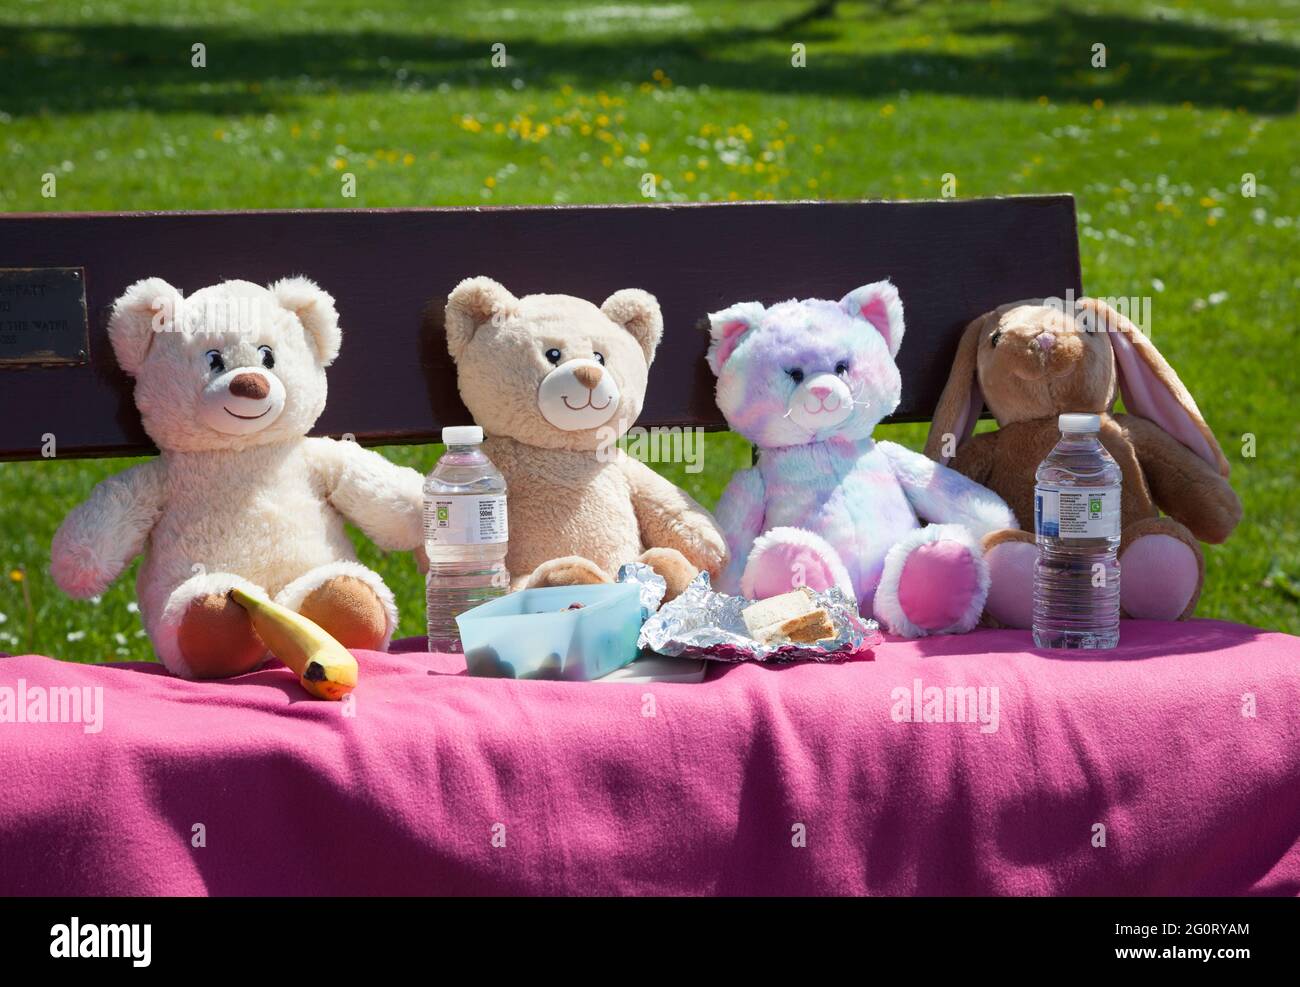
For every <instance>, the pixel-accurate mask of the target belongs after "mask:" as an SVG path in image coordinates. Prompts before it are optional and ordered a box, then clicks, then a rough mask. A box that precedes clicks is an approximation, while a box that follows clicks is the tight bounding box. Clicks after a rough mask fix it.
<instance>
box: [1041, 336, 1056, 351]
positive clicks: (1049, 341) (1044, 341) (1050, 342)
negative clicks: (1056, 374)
mask: <svg viewBox="0 0 1300 987" xmlns="http://www.w3.org/2000/svg"><path fill="white" fill-rule="evenodd" d="M1038 345H1039V347H1040V348H1041V349H1043V350H1044V351H1046V350H1050V349H1051V348H1052V347H1053V346H1055V345H1056V337H1055V336H1053V335H1052V334H1051V333H1050V332H1040V333H1039V334H1038Z"/></svg>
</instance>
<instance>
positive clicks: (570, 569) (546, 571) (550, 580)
mask: <svg viewBox="0 0 1300 987" xmlns="http://www.w3.org/2000/svg"><path fill="white" fill-rule="evenodd" d="M611 582H613V580H612V579H610V577H609V575H608V574H607V573H606V572H605V570H604V569H602V568H601V567H600V566H598V565H596V563H595V562H592V561H591V560H590V559H584V558H583V557H582V556H581V555H566V556H564V557H563V558H559V559H549V560H548V561H546V562H543V563H542V564H541V565H539V566H538V567H537V568H536V569H534V570H533V574H532V575H531V576H529V577H528V582H527V583H526V584H525V585H527V586H528V587H529V588H530V589H541V588H543V587H546V586H589V585H591V584H593V583H611Z"/></svg>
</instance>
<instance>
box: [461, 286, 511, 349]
mask: <svg viewBox="0 0 1300 987" xmlns="http://www.w3.org/2000/svg"><path fill="white" fill-rule="evenodd" d="M517 304H519V299H517V298H515V296H514V295H512V294H510V292H509V291H507V290H506V288H505V286H504V285H501V284H499V283H498V282H496V281H493V280H492V279H491V278H485V277H477V278H466V279H465V280H464V281H462V282H461V283H460V284H458V285H456V287H455V288H453V289H452V292H451V294H450V295H448V296H447V311H446V318H445V320H444V322H445V324H446V329H447V352H448V353H450V354H451V358H452V359H453V360H459V359H460V355H461V354H462V353H463V352H465V347H466V346H468V345H469V341H470V340H471V339H473V338H474V333H475V332H477V331H478V328H479V326H481V325H483V324H484V323H485V322H488V321H490V320H491V319H493V318H494V317H498V316H502V315H505V314H507V313H509V312H510V311H511V310H512V309H513V308H514V307H515V306H516V305H517Z"/></svg>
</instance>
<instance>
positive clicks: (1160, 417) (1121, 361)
mask: <svg viewBox="0 0 1300 987" xmlns="http://www.w3.org/2000/svg"><path fill="white" fill-rule="evenodd" d="M1106 335H1107V336H1109V337H1110V342H1111V346H1112V347H1114V350H1115V369H1116V370H1117V371H1118V376H1119V388H1120V394H1121V395H1123V397H1124V408H1125V410H1127V411H1128V412H1129V413H1130V414H1134V415H1139V416H1141V417H1142V418H1146V419H1147V420H1148V421H1152V422H1155V423H1156V424H1157V425H1159V426H1160V427H1161V428H1162V429H1164V430H1165V431H1166V432H1168V433H1169V434H1170V435H1172V436H1173V437H1174V438H1175V439H1177V440H1178V441H1179V442H1181V443H1182V444H1183V445H1185V446H1187V448H1188V449H1190V450H1192V452H1194V453H1196V455H1198V456H1200V457H1201V458H1202V459H1204V460H1205V461H1206V462H1207V463H1209V464H1210V465H1211V466H1213V467H1214V468H1215V469H1216V470H1217V469H1221V468H1222V465H1221V459H1222V454H1221V453H1219V454H1217V455H1216V450H1215V449H1214V448H1212V447H1211V445H1210V443H1209V442H1208V441H1207V440H1206V438H1205V433H1204V432H1203V431H1202V428H1203V425H1202V424H1201V423H1199V422H1197V421H1196V420H1195V419H1193V417H1192V415H1193V414H1195V416H1196V418H1200V411H1199V410H1197V408H1196V405H1195V403H1194V402H1193V401H1192V396H1191V395H1190V394H1187V393H1186V392H1185V391H1184V397H1185V400H1186V401H1187V402H1188V405H1190V410H1189V408H1188V407H1187V406H1184V404H1183V403H1182V402H1181V401H1180V400H1179V399H1178V396H1177V395H1175V394H1173V393H1172V392H1171V391H1170V389H1169V386H1168V385H1167V384H1166V383H1165V382H1163V381H1161V380H1160V378H1159V377H1158V376H1157V375H1156V372H1155V371H1154V370H1153V369H1152V368H1151V367H1150V365H1149V364H1148V363H1147V361H1146V360H1144V359H1143V358H1142V356H1141V354H1139V353H1138V352H1137V349H1136V348H1135V347H1134V345H1133V343H1132V342H1131V341H1130V340H1129V339H1128V337H1127V336H1126V335H1125V334H1124V333H1123V332H1121V331H1119V330H1117V329H1116V330H1113V331H1110V332H1107V334H1106Z"/></svg>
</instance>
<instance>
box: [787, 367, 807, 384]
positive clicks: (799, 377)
mask: <svg viewBox="0 0 1300 987" xmlns="http://www.w3.org/2000/svg"><path fill="white" fill-rule="evenodd" d="M786 373H788V374H789V375H790V379H791V380H792V381H794V382H795V383H796V384H801V383H803V371H802V370H800V369H799V368H798V367H795V368H794V369H793V370H787V371H786Z"/></svg>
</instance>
